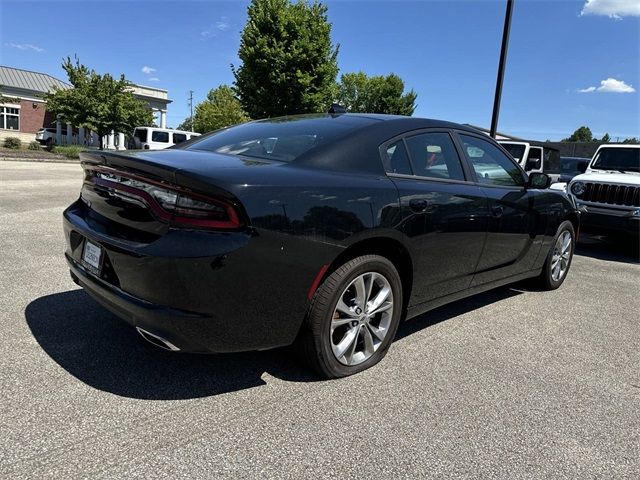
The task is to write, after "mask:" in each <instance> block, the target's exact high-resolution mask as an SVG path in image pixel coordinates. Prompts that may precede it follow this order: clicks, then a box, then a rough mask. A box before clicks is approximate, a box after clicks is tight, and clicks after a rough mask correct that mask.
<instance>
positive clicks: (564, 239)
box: [551, 230, 573, 282]
mask: <svg viewBox="0 0 640 480" xmlns="http://www.w3.org/2000/svg"><path fill="white" fill-rule="evenodd" d="M572 241H573V239H572V238H571V233H570V232H568V231H567V230H565V231H564V232H562V234H560V236H559V237H558V240H556V244H555V247H554V248H553V257H551V278H552V279H553V281H554V282H558V281H560V280H561V279H562V278H564V276H565V274H566V273H567V270H568V269H569V262H570V261H571V243H572Z"/></svg>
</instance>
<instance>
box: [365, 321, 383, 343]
mask: <svg viewBox="0 0 640 480" xmlns="http://www.w3.org/2000/svg"><path fill="white" fill-rule="evenodd" d="M367 327H368V328H369V330H371V333H373V335H374V336H375V337H376V338H377V339H378V340H380V341H382V340H384V337H385V336H386V334H387V332H386V330H385V329H382V328H378V327H376V326H374V325H371V324H370V323H369V324H368V325H367Z"/></svg>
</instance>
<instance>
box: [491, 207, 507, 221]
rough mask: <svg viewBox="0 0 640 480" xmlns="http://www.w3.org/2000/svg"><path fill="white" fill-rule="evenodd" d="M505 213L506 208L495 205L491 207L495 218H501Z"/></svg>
mask: <svg viewBox="0 0 640 480" xmlns="http://www.w3.org/2000/svg"><path fill="white" fill-rule="evenodd" d="M503 213H504V208H503V207H502V206H500V205H494V206H493V207H491V215H493V216H494V217H496V218H500V217H501V216H502V214H503Z"/></svg>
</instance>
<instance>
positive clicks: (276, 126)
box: [185, 114, 375, 162]
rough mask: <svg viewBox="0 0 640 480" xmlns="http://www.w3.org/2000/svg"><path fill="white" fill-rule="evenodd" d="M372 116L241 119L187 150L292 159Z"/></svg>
mask: <svg viewBox="0 0 640 480" xmlns="http://www.w3.org/2000/svg"><path fill="white" fill-rule="evenodd" d="M372 122H375V120H372V119H370V118H365V117H356V116H349V115H336V116H331V115H324V114H319V115H302V116H292V117H282V118H272V119H268V120H260V121H257V122H251V123H244V124H242V125H237V126H235V127H231V128H227V129H223V130H218V131H216V132H213V133H211V134H209V135H206V136H204V137H200V138H199V139H198V140H196V141H195V142H193V143H191V144H189V145H188V146H187V147H185V148H187V149H189V150H207V151H211V152H216V153H224V154H227V155H242V156H245V157H252V158H260V159H265V160H279V161H282V162H292V161H293V160H295V159H296V158H298V157H299V156H300V155H302V154H303V153H305V152H307V151H309V150H311V149H312V148H315V147H318V146H320V145H324V144H326V143H329V142H330V141H332V140H335V139H337V138H339V137H342V136H344V135H345V134H347V133H348V132H350V131H353V130H355V129H357V128H359V127H363V126H365V125H369V124H371V123H372Z"/></svg>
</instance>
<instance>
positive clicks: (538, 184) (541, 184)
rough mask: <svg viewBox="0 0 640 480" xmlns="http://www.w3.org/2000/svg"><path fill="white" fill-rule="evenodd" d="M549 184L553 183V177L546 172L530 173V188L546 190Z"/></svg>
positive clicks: (528, 184)
mask: <svg viewBox="0 0 640 480" xmlns="http://www.w3.org/2000/svg"><path fill="white" fill-rule="evenodd" d="M549 185H551V177H550V176H549V175H547V174H546V173H541V172H531V173H530V174H529V182H528V183H527V186H528V187H529V188H535V189H539V190H544V189H545V188H549Z"/></svg>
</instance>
